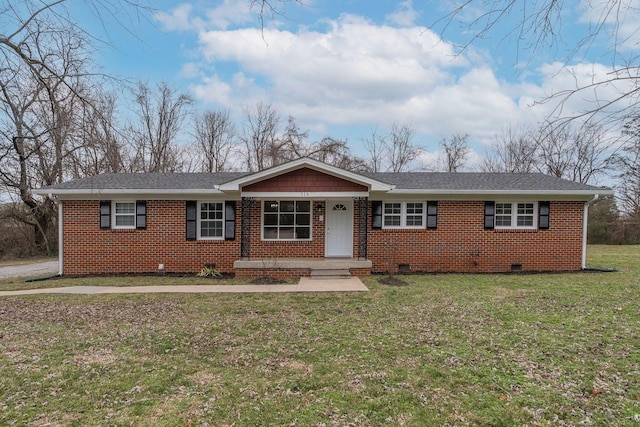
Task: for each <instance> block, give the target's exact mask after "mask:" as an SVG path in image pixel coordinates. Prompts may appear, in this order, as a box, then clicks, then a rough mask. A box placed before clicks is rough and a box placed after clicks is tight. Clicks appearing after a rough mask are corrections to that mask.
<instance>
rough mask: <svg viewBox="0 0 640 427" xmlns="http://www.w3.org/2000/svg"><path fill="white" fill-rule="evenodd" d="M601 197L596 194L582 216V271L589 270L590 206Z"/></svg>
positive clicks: (585, 206) (585, 207)
mask: <svg viewBox="0 0 640 427" xmlns="http://www.w3.org/2000/svg"><path fill="white" fill-rule="evenodd" d="M599 197H600V195H599V194H595V195H594V196H593V199H591V200H589V201H588V202H586V203H585V204H584V212H583V214H582V269H583V270H585V269H586V268H587V222H588V221H589V206H590V205H592V204H594V203H595V202H596V200H598V198H599Z"/></svg>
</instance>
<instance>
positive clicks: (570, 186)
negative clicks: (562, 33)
mask: <svg viewBox="0 0 640 427" xmlns="http://www.w3.org/2000/svg"><path fill="white" fill-rule="evenodd" d="M249 174H250V173H249V172H215V173H120V174H113V173H112V174H101V175H95V176H90V177H86V178H81V179H77V180H73V181H68V182H65V183H62V184H56V185H53V186H50V187H46V188H43V189H41V190H39V192H47V191H48V192H53V193H55V192H56V191H57V190H61V191H63V192H71V193H73V192H74V191H76V190H77V191H82V190H141V191H144V190H154V191H155V192H158V191H162V190H178V191H179V190H185V191H188V190H206V189H213V188H214V187H215V186H216V185H220V184H223V183H226V182H229V181H232V180H235V179H238V178H240V177H243V176H246V175H249ZM361 175H363V176H365V177H368V178H370V179H374V180H377V181H381V182H383V183H387V184H390V185H394V186H395V189H396V190H425V191H437V192H446V191H451V192H465V191H466V192H475V191H477V192H483V191H490V192H492V191H507V192H511V191H512V192H518V191H531V192H535V191H543V192H547V191H551V192H573V191H580V192H594V193H596V192H600V193H601V192H602V191H603V189H602V188H600V187H594V186H590V185H585V184H580V183H577V182H573V181H568V180H565V179H560V178H556V177H552V176H549V175H544V174H541V173H532V174H527V173H468V172H467V173H446V172H401V173H391V172H376V173H374V172H368V173H361Z"/></svg>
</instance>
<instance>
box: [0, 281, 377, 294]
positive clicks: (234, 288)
mask: <svg viewBox="0 0 640 427" xmlns="http://www.w3.org/2000/svg"><path fill="white" fill-rule="evenodd" d="M368 290H369V289H368V288H367V287H366V286H365V285H364V283H362V281H361V280H360V279H359V278H358V277H350V278H348V279H310V278H308V277H303V278H301V279H300V283H298V284H297V285H175V286H171V285H168V286H166V285H165V286H122V287H120V286H69V287H65V288H45V289H25V290H21V291H0V297H2V296H15V295H38V294H83V295H95V294H156V293H261V292H263V293H266V292H361V291H368Z"/></svg>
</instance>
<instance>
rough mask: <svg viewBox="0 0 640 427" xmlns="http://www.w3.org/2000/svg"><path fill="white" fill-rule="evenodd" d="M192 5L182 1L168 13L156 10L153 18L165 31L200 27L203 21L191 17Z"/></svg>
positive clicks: (189, 29) (188, 29)
mask: <svg viewBox="0 0 640 427" xmlns="http://www.w3.org/2000/svg"><path fill="white" fill-rule="evenodd" d="M192 12H193V6H192V5H191V4H189V3H183V4H181V5H179V6H177V7H175V8H174V9H173V10H172V11H171V12H170V13H167V12H163V11H160V12H156V13H155V15H154V18H155V20H156V21H158V22H159V23H160V24H161V25H162V27H163V29H164V30H166V31H191V30H194V29H199V28H202V27H203V25H204V22H203V21H202V20H201V19H200V18H198V17H195V18H192V16H191V15H192Z"/></svg>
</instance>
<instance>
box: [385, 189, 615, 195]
mask: <svg viewBox="0 0 640 427" xmlns="http://www.w3.org/2000/svg"><path fill="white" fill-rule="evenodd" d="M387 194H433V195H451V196H453V195H488V196H501V195H505V196H508V195H535V196H544V195H548V196H593V195H594V194H599V195H601V196H609V195H613V190H611V189H609V188H602V189H597V190H444V189H443V190H429V189H399V190H396V189H393V190H391V191H389V192H387Z"/></svg>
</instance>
